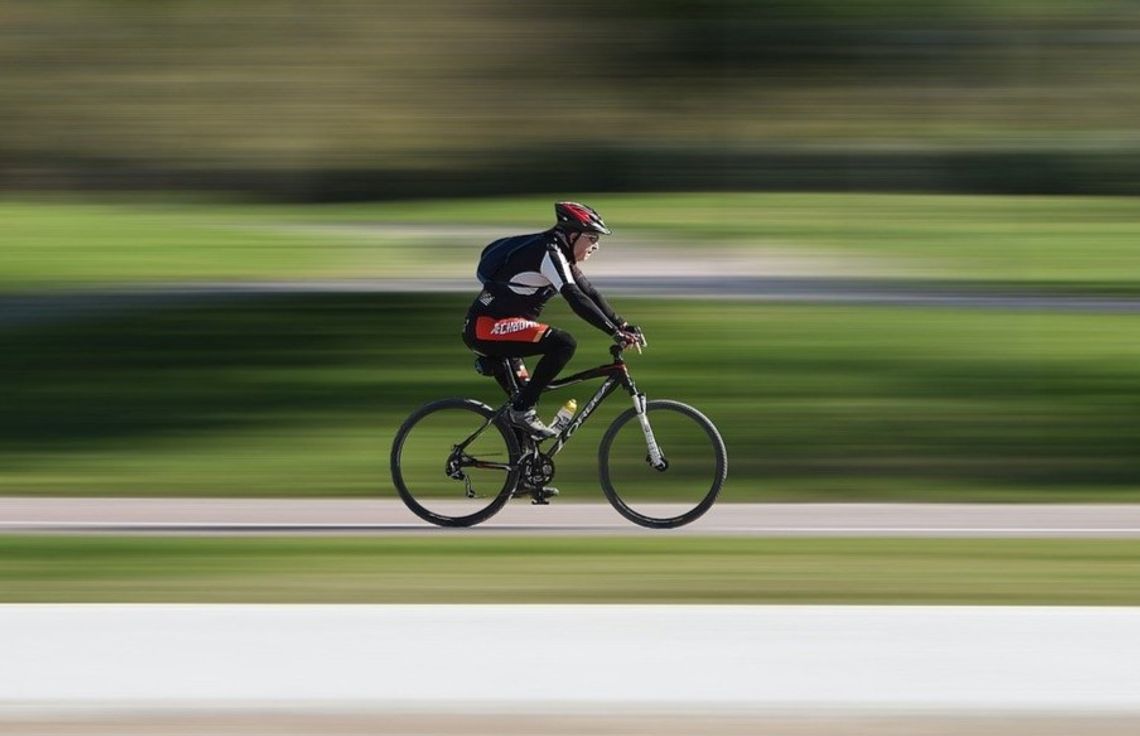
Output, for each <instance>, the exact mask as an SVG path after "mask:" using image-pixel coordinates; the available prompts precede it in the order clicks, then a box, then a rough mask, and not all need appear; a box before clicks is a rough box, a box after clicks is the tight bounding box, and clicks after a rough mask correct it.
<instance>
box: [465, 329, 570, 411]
mask: <svg viewBox="0 0 1140 736" xmlns="http://www.w3.org/2000/svg"><path fill="white" fill-rule="evenodd" d="M463 341H464V342H465V343H467V347H469V348H471V349H472V350H474V351H475V352H476V353H479V354H480V355H489V356H492V357H495V358H525V357H528V356H532V355H541V356H542V359H541V360H539V361H538V365H536V366H535V367H534V373H533V374H531V377H530V381H529V382H527V384H526V385H525V386H524V387H523V389H522V391H519V395H518V397H516V398H515V401H514V407H515V408H516V409H529V408H531V407H532V406H534V405H535V404H537V403H538V397H539V395H540V394H541V393H542V390H543V389H544V388H546V387H547V386H549V385H550V382H551V381H553V380H554V378H555V376H557V375H558V372H559V371H561V370H562V369H563V368H565V367H566V364H567V363H569V362H570V358H572V357H574V351H575V350H576V349H577V348H578V341H577V340H575V339H574V336H573V335H571V334H570V333H569V332H567V331H565V330H560V329H558V328H557V327H551V328H550V329H549V330H547V332H546V334H545V335H543V336H542V339H541V340H539V341H538V342H510V341H505V340H479V339H478V338H476V337H475V336H474V335H471V334H469V333H468V332H465V333H464V335H463ZM496 379H497V380H498V381H499V385H500V386H503V388H504V390H506V389H507V386H509V384H508V383H507V379H506V377H505V376H503V377H500V376H496Z"/></svg>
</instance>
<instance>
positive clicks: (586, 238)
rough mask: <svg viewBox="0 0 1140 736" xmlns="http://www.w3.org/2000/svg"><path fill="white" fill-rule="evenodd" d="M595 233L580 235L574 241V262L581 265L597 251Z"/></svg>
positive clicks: (596, 235) (596, 236)
mask: <svg viewBox="0 0 1140 736" xmlns="http://www.w3.org/2000/svg"><path fill="white" fill-rule="evenodd" d="M598 238H599V236H598V234H597V233H580V234H579V235H578V239H577V240H575V241H574V262H575V263H582V262H583V261H585V260H586V259H587V258H589V257H590V256H592V255H593V254H594V251H596V250H597V249H598Z"/></svg>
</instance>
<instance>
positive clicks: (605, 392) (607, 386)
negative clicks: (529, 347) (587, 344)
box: [543, 353, 644, 457]
mask: <svg viewBox="0 0 1140 736" xmlns="http://www.w3.org/2000/svg"><path fill="white" fill-rule="evenodd" d="M595 378H605V379H606V380H605V381H603V382H602V385H601V386H599V387H598V390H597V391H595V392H594V395H593V396H592V397H591V398H590V400H589V401H587V402H586V405H585V406H583V407H582V410H581V411H580V412H578V414H577V415H576V416H575V417H574V419H573V420H571V422H570V424H568V425H566V426H565V427H564V428H563V429H562V431H561V432H560V433H559V434H558V435H557V439H556V440H555V442H554V444H553V445H552V446H551V447H550V449H549V450H547V451H546V452H544V453H543V454H544V455H546V456H547V457H554V456H555V455H557V454H558V453H559V452H562V448H563V447H565V446H566V443H567V442H569V441H570V438H571V437H572V436H574V433H575V432H577V431H578V428H579V427H581V426H582V425H583V424H585V423H586V420H587V419H589V418H590V415H591V414H593V413H594V410H595V409H597V408H598V406H600V405H601V403H602V402H603V401H605V400H606V398H607V397H609V395H610V394H612V393H613V392H614V391H615V390H617V388H618V386H622V387H624V388H625V390H626V391H628V392H629V394H630V396H633V397H634V398H635V401H636V398H637V396H638V395H639V394H638V393H637V386H636V385H635V384H634V382H633V378H632V377H631V376H630V375H629V369H628V368H627V367H626V365H625V361H623V360H622V359H621V355H620V354H617V353H615V355H614V362H613V363H610V364H608V365H600V366H598V367H597V368H590V369H589V370H585V371H582V372H580V373H575V374H574V375H572V376H567V377H566V378H563V379H561V380H556V381H551V382H550V385H549V386H547V387H546V388H545V389H543V393H546V392H547V391H557V390H558V389H560V388H566V387H568V386H574V385H576V384H579V383H582V382H584V381H590V380H593V379H595ZM642 400H643V401H644V396H643V395H642Z"/></svg>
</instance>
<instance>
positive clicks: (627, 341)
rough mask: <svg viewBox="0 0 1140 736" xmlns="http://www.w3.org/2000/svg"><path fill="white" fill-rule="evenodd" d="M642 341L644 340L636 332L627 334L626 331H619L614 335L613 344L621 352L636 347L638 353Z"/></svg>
mask: <svg viewBox="0 0 1140 736" xmlns="http://www.w3.org/2000/svg"><path fill="white" fill-rule="evenodd" d="M642 340H644V338H643V337H642V336H641V335H640V334H638V333H636V332H629V331H627V330H623V329H619V330H618V331H617V332H615V333H614V342H616V343H617V344H618V345H619V346H620V347H621V349H622V350H628V349H630V348H632V347H636V348H637V350H638V352H640V351H641V345H642Z"/></svg>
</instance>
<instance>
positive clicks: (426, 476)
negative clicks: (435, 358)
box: [392, 399, 519, 526]
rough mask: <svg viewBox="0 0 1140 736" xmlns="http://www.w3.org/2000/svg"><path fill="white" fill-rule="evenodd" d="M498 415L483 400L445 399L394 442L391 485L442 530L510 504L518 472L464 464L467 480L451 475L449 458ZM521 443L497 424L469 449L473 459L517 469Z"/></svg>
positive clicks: (421, 413) (414, 418)
mask: <svg viewBox="0 0 1140 736" xmlns="http://www.w3.org/2000/svg"><path fill="white" fill-rule="evenodd" d="M493 414H494V412H493V411H492V410H491V408H490V407H488V406H486V405H485V404H482V403H480V402H478V401H472V400H468V399H444V400H443V401H437V402H435V403H433V404H428V405H427V406H425V407H423V408H421V409H419V410H418V411H416V412H415V413H414V414H412V416H410V417H409V418H408V420H407V421H405V422H404V424H403V426H401V427H400V429H399V431H398V432H397V433H396V438H395V440H394V441H393V442H392V481H393V482H394V483H395V485H396V490H397V492H398V493H399V494H400V498H401V499H402V500H403V501H404V504H405V505H407V507H408V508H409V509H411V510H412V512H414V513H415V514H416V515H417V516H419V517H420V518H421V519H424V520H425V521H430V522H431V523H433V524H438V525H440V526H472V525H474V524H478V523H479V522H481V521H485V520H486V519H488V518H490V517H491V516H492V515H494V514H495V513H496V512H498V511H499V509H501V508H502V507H503V505H504V504H505V503H506V502H507V501H508V500H510V497H511V491H512V489H513V488H514V487H515V483H516V479H517V472H516V471H507V470H503V469H495V468H480V467H476V466H473V465H465V466H464V467H462V468H460V471H461V472H462V474H463V477H458V478H456V477H449V475H448V467H447V464H448V458H449V457H450V456H451V455H452V453H453V450H454V448H455V446H456V445H457V444H459V443H460V442H462V441H463V440H465V439H467V438H468V437H470V436H471V435H472V434H473V433H475V432H476V431H477V430H478V429H479V428H480V427H481V426H483V424H484V423H485V422H486V420H487V419H488V418H489V417H491V416H492V415H493ZM518 454H519V452H518V442H517V440H516V439H515V437H514V435H513V433H511V432H509V431H508V430H506V429H504V428H503V427H501V426H500V425H499V424H498V423H495V424H492V425H491V426H489V427H487V428H486V430H484V431H483V433H482V434H480V435H479V436H478V437H477V438H476V439H475V440H473V441H472V442H471V443H470V444H469V445H468V446H467V447H466V448H465V449H464V455H465V456H466V459H467V460H469V461H472V460H473V461H482V462H490V463H499V464H510V465H515V464H516V462H517V458H518Z"/></svg>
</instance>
